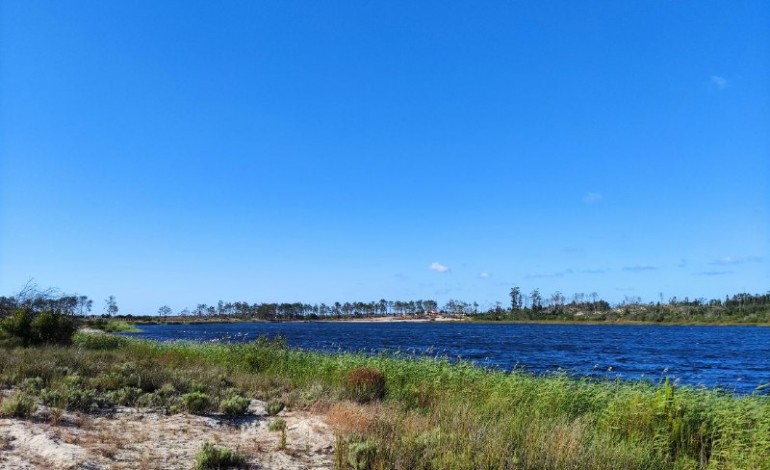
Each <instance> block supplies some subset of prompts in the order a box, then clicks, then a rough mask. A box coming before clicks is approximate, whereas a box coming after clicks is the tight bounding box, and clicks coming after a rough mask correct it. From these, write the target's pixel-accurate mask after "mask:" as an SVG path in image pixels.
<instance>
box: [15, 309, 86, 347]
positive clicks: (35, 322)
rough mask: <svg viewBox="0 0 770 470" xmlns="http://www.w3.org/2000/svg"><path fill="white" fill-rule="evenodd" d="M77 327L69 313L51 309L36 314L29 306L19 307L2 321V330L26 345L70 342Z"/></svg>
mask: <svg viewBox="0 0 770 470" xmlns="http://www.w3.org/2000/svg"><path fill="white" fill-rule="evenodd" d="M76 329H77V328H76V326H75V319H74V318H72V317H71V316H69V315H64V314H61V313H54V312H49V311H44V312H40V313H37V314H36V313H35V312H33V311H32V310H30V309H28V308H18V309H16V310H14V311H13V313H12V314H11V315H10V316H9V317H7V318H5V319H4V320H3V321H2V322H0V330H2V331H3V332H4V333H5V334H6V335H8V336H11V337H13V338H18V339H19V340H20V341H21V343H22V345H23V346H24V347H27V346H34V345H39V344H70V343H71V342H72V335H73V334H74V333H75V330H76Z"/></svg>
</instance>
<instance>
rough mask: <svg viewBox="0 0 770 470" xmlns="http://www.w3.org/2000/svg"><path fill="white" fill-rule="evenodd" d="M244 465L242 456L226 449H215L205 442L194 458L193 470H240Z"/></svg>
mask: <svg viewBox="0 0 770 470" xmlns="http://www.w3.org/2000/svg"><path fill="white" fill-rule="evenodd" d="M245 465H246V459H244V458H243V456H241V455H239V454H237V453H235V452H233V451H232V450H230V449H228V448H226V447H217V446H215V445H214V444H211V443H209V442H206V443H204V444H203V448H201V450H200V452H198V454H197V455H196V456H195V470H208V469H223V468H240V467H244V466H245Z"/></svg>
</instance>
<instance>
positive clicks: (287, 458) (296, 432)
mask: <svg viewBox="0 0 770 470" xmlns="http://www.w3.org/2000/svg"><path fill="white" fill-rule="evenodd" d="M249 411H250V413H249V414H248V415H247V416H246V417H243V418H239V419H237V420H229V419H226V418H224V417H218V416H217V417H212V416H195V415H188V414H176V415H170V416H166V415H164V414H163V413H162V412H155V411H148V410H140V409H134V408H118V409H116V410H115V411H113V412H110V413H109V414H104V415H88V414H80V413H69V412H66V413H64V414H62V415H61V416H60V417H59V418H58V420H57V419H52V418H51V416H50V413H49V412H48V410H47V409H46V408H44V407H41V408H40V409H39V410H38V411H37V412H36V414H35V416H33V417H32V418H30V419H23V420H22V419H0V469H42V468H45V469H190V468H192V467H193V465H194V462H195V455H196V454H197V453H198V451H199V450H200V449H201V447H202V446H203V443H204V442H211V443H213V444H215V445H220V446H226V447H228V448H230V449H232V450H234V451H237V452H238V453H240V454H241V455H243V456H244V457H246V459H247V461H248V465H249V468H256V469H326V468H329V469H330V468H333V464H332V461H333V458H334V444H335V435H334V432H333V430H332V429H331V427H330V426H329V425H327V424H326V422H325V421H324V420H323V418H322V417H321V416H320V415H315V414H312V413H310V412H306V411H286V410H284V411H282V412H281V413H279V414H278V415H277V416H267V413H266V412H265V402H262V401H259V400H252V402H251V406H250V408H249ZM278 418H281V419H283V420H285V421H286V425H287V434H286V448H285V449H281V448H280V447H281V432H280V431H269V430H268V425H269V423H270V422H271V421H273V420H275V419H278Z"/></svg>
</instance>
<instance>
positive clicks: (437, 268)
mask: <svg viewBox="0 0 770 470" xmlns="http://www.w3.org/2000/svg"><path fill="white" fill-rule="evenodd" d="M428 269H430V270H431V271H436V272H437V273H445V272H447V271H449V268H448V267H446V266H444V265H443V264H441V263H439V262H438V261H434V262H432V263H431V264H430V265H429V266H428Z"/></svg>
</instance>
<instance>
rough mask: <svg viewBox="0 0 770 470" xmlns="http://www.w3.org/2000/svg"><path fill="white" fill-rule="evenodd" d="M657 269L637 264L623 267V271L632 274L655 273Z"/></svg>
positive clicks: (648, 265)
mask: <svg viewBox="0 0 770 470" xmlns="http://www.w3.org/2000/svg"><path fill="white" fill-rule="evenodd" d="M656 269H658V267H657V266H652V265H650V264H637V265H634V266H623V271H630V272H634V273H638V272H642V271H655V270H656Z"/></svg>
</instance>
